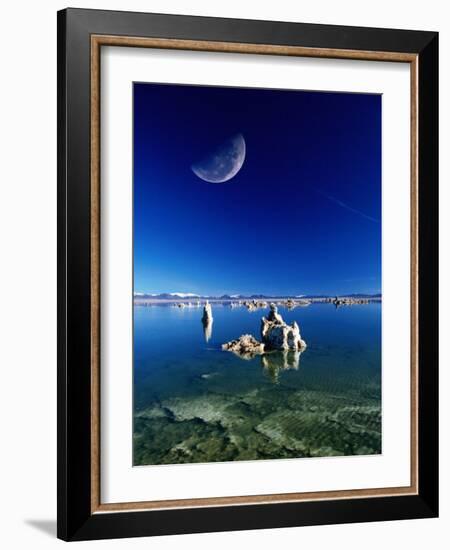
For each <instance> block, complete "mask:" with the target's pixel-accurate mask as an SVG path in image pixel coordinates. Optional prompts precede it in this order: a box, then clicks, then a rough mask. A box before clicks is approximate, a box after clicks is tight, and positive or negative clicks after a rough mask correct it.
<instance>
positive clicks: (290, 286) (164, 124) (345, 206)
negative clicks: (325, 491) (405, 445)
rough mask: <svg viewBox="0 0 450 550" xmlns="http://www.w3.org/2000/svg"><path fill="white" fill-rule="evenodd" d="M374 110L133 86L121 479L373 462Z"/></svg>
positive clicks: (377, 239) (377, 338) (282, 95)
mask: <svg viewBox="0 0 450 550" xmlns="http://www.w3.org/2000/svg"><path fill="white" fill-rule="evenodd" d="M381 109H382V99H381V95H378V94H360V93H345V92H321V91H301V90H282V89H280V90H278V89H261V88H232V87H216V86H196V85H178V84H153V83H145V82H135V83H134V84H133V166H134V168H133V170H134V175H133V224H134V226H133V261H134V266H133V268H134V289H133V319H134V321H133V324H134V335H133V347H134V348H133V369H134V372H133V383H134V390H133V391H134V405H133V407H134V410H133V465H134V466H144V465H158V464H182V463H208V462H229V461H240V460H270V459H287V458H291V459H292V458H295V459H298V458H305V459H306V458H314V457H334V456H352V455H376V454H380V453H381V452H382V446H381V427H382V415H381V379H382V368H381V367H382V365H381V349H382V348H381V344H382V342H381V316H382V294H381V290H382V289H381V268H382V266H381V227H382V219H381V175H382V155H381Z"/></svg>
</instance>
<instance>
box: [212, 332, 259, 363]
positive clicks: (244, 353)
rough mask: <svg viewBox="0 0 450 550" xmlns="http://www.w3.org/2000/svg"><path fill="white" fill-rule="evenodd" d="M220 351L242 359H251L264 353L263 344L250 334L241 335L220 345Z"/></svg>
mask: <svg viewBox="0 0 450 550" xmlns="http://www.w3.org/2000/svg"><path fill="white" fill-rule="evenodd" d="M222 349H223V350H225V351H232V352H234V353H236V354H237V355H239V357H242V358H243V359H252V358H253V357H255V355H261V354H262V353H264V344H262V343H261V342H259V341H258V340H257V339H256V338H255V337H254V336H252V335H251V334H243V335H242V336H241V337H240V338H238V339H237V340H231V342H227V343H226V344H222Z"/></svg>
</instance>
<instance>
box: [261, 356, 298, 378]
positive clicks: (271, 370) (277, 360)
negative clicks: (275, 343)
mask: <svg viewBox="0 0 450 550" xmlns="http://www.w3.org/2000/svg"><path fill="white" fill-rule="evenodd" d="M301 354H302V352H301V351H290V350H285V351H273V352H271V353H266V354H264V355H263V356H262V357H261V365H262V367H263V369H264V372H265V373H266V374H267V375H268V376H269V378H270V379H271V381H272V382H273V383H274V384H276V383H277V382H278V378H279V375H280V372H281V371H285V370H291V369H293V370H298V368H299V366H300V355H301Z"/></svg>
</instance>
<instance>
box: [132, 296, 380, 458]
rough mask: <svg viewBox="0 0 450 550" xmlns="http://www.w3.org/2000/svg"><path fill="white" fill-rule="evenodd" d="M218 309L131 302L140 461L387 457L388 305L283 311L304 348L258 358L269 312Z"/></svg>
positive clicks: (319, 306)
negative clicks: (257, 344)
mask: <svg viewBox="0 0 450 550" xmlns="http://www.w3.org/2000/svg"><path fill="white" fill-rule="evenodd" d="M212 308H213V316H214V322H213V324H212V334H211V337H210V339H209V341H206V340H205V334H204V329H203V325H202V323H201V315H202V308H184V309H180V308H177V307H172V306H171V305H153V306H148V307H143V306H135V308H134V443H133V448H134V453H133V456H134V464H135V465H144V464H176V463H186V462H217V461H233V460H256V459H274V458H298V457H313V456H335V455H356V454H378V453H381V304H379V303H372V304H364V305H354V306H344V307H339V308H335V306H334V305H332V304H311V305H310V306H308V307H298V308H296V309H293V310H291V311H288V310H287V309H285V308H283V307H280V308H279V312H280V313H281V315H282V316H283V318H284V320H285V321H286V322H288V323H291V322H292V321H294V320H295V321H297V323H298V324H299V326H300V331H301V334H302V338H303V339H304V340H305V341H306V343H307V345H308V347H307V349H306V350H305V351H304V352H303V353H302V354H301V355H299V354H297V355H296V354H294V353H293V352H289V353H286V354H283V353H282V352H274V353H271V354H266V355H264V356H257V357H255V358H253V359H251V360H245V359H242V358H240V357H238V356H237V355H235V354H233V353H231V352H226V351H222V350H221V345H222V344H223V343H225V342H228V341H229V340H232V339H235V338H238V337H239V336H240V335H241V334H244V333H250V334H253V335H254V336H256V337H257V338H259V327H260V322H261V317H262V316H263V315H266V314H267V312H268V309H265V310H264V309H258V310H256V311H253V312H249V311H247V309H246V308H245V307H239V308H231V307H230V306H229V305H219V304H213V305H212Z"/></svg>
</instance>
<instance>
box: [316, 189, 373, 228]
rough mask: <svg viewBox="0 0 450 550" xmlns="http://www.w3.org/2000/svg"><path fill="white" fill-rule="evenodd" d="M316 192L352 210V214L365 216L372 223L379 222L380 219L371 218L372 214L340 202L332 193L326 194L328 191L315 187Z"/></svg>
mask: <svg viewBox="0 0 450 550" xmlns="http://www.w3.org/2000/svg"><path fill="white" fill-rule="evenodd" d="M316 191H317V193H319V195H322V196H323V197H325V198H326V199H328V200H329V201H331V202H334V203H335V204H337V205H338V206H340V207H341V208H345V209H346V210H349V211H350V212H353V213H354V214H358V215H359V216H361V217H363V218H365V219H366V220H369V221H371V222H374V223H380V220H377V219H376V218H372V216H369V215H368V214H364V212H361V210H357V209H356V208H353V207H352V206H349V205H348V204H346V203H345V202H342V201H341V200H339V199H337V198H336V197H333V196H332V195H328V193H324V192H323V191H320V189H316Z"/></svg>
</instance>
